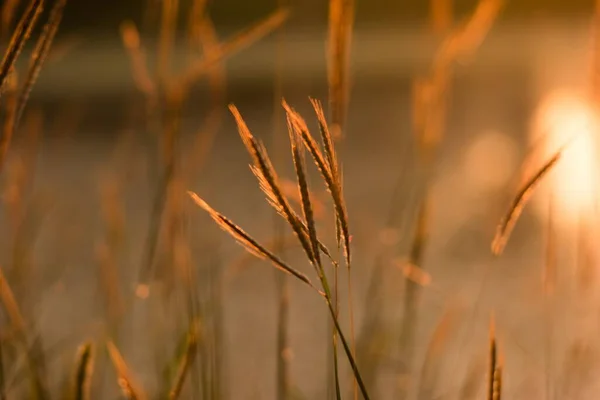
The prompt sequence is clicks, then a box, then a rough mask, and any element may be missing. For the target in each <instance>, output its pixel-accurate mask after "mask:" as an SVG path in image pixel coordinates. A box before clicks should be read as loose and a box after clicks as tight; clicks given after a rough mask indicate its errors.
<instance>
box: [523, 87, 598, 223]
mask: <svg viewBox="0 0 600 400" xmlns="http://www.w3.org/2000/svg"><path fill="white" fill-rule="evenodd" d="M597 132H598V120H597V116H596V115H595V113H594V110H593V108H592V107H591V105H590V104H589V103H588V102H587V101H586V99H585V97H584V96H581V95H579V94H577V93H574V92H570V91H557V92H553V93H551V94H550V95H549V96H548V97H546V98H545V99H543V101H542V103H541V105H540V108H539V110H538V113H537V115H536V118H535V121H534V129H533V135H532V139H533V141H532V144H533V145H534V146H540V145H541V146H543V151H541V152H540V155H541V157H543V160H539V159H537V160H536V162H535V164H536V165H541V163H542V162H544V161H545V160H548V158H549V157H551V156H552V155H553V154H555V152H556V151H557V150H558V149H560V148H561V146H564V145H565V144H567V143H568V142H569V143H568V146H567V147H566V149H565V151H564V152H563V154H562V156H561V159H560V161H559V162H558V164H557V165H556V167H555V169H554V171H553V172H552V173H551V175H550V176H549V177H548V183H549V184H546V185H544V186H545V190H549V189H550V190H552V192H553V194H554V202H555V206H556V207H557V211H558V213H559V216H560V220H561V221H563V222H575V221H577V220H578V219H579V217H580V215H582V214H585V213H586V211H589V210H590V208H591V207H592V205H593V202H594V200H595V196H596V193H595V186H596V182H597V179H598V171H597V169H598V164H597V157H596V151H597V149H596V135H597ZM542 197H546V196H538V201H537V202H536V203H537V205H538V210H539V211H541V212H542V213H547V211H548V209H547V204H548V203H547V198H546V201H539V200H540V198H542Z"/></svg>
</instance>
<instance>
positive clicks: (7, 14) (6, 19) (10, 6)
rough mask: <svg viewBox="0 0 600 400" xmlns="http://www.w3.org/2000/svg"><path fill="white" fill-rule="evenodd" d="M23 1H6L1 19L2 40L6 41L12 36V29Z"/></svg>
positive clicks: (0, 31)
mask: <svg viewBox="0 0 600 400" xmlns="http://www.w3.org/2000/svg"><path fill="white" fill-rule="evenodd" d="M20 2H21V0H5V1H4V4H3V5H2V10H1V11H0V12H1V14H2V15H1V17H0V18H1V19H0V39H2V40H4V39H5V38H6V37H7V36H8V35H9V34H10V28H11V25H12V23H13V20H14V18H15V13H16V11H17V8H18V6H19V3H20Z"/></svg>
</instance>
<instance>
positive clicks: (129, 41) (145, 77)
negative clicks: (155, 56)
mask: <svg viewBox="0 0 600 400" xmlns="http://www.w3.org/2000/svg"><path fill="white" fill-rule="evenodd" d="M120 31H121V40H122V41H123V46H124V47H125V49H126V50H127V54H129V60H130V64H131V76H132V77H133V79H134V82H135V84H136V86H137V88H138V90H139V91H140V92H142V93H144V94H145V95H146V96H148V97H153V96H155V95H156V87H155V84H154V81H153V80H152V78H151V77H150V72H149V71H148V66H147V64H146V52H145V51H144V48H143V47H142V44H141V40H140V34H139V31H138V29H137V27H136V25H135V24H134V23H133V22H132V21H125V22H123V23H122V24H121V26H120Z"/></svg>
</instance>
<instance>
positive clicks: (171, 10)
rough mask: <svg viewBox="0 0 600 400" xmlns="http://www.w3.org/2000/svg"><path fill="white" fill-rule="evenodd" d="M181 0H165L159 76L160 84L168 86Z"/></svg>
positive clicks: (159, 53)
mask: <svg viewBox="0 0 600 400" xmlns="http://www.w3.org/2000/svg"><path fill="white" fill-rule="evenodd" d="M178 11H179V0H163V1H162V13H161V25H160V36H159V42H158V65H157V78H158V82H159V84H160V85H162V86H163V87H165V88H166V87H168V82H169V81H170V78H171V59H172V58H173V44H174V42H175V28H176V26H177V14H178Z"/></svg>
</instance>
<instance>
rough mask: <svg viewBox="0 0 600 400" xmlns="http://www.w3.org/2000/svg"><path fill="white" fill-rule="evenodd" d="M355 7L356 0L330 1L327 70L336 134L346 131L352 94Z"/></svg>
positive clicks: (339, 135)
mask: <svg viewBox="0 0 600 400" xmlns="http://www.w3.org/2000/svg"><path fill="white" fill-rule="evenodd" d="M354 9H355V5H354V0H330V1H329V38H328V40H329V43H328V54H327V56H328V57H327V61H328V62H327V66H328V70H327V72H328V78H329V79H328V80H329V101H330V103H331V108H332V129H333V130H334V136H335V137H336V138H338V137H341V135H342V130H343V127H344V124H345V122H346V113H347V108H348V103H349V98H350V47H351V43H352V26H353V24H354Z"/></svg>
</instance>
